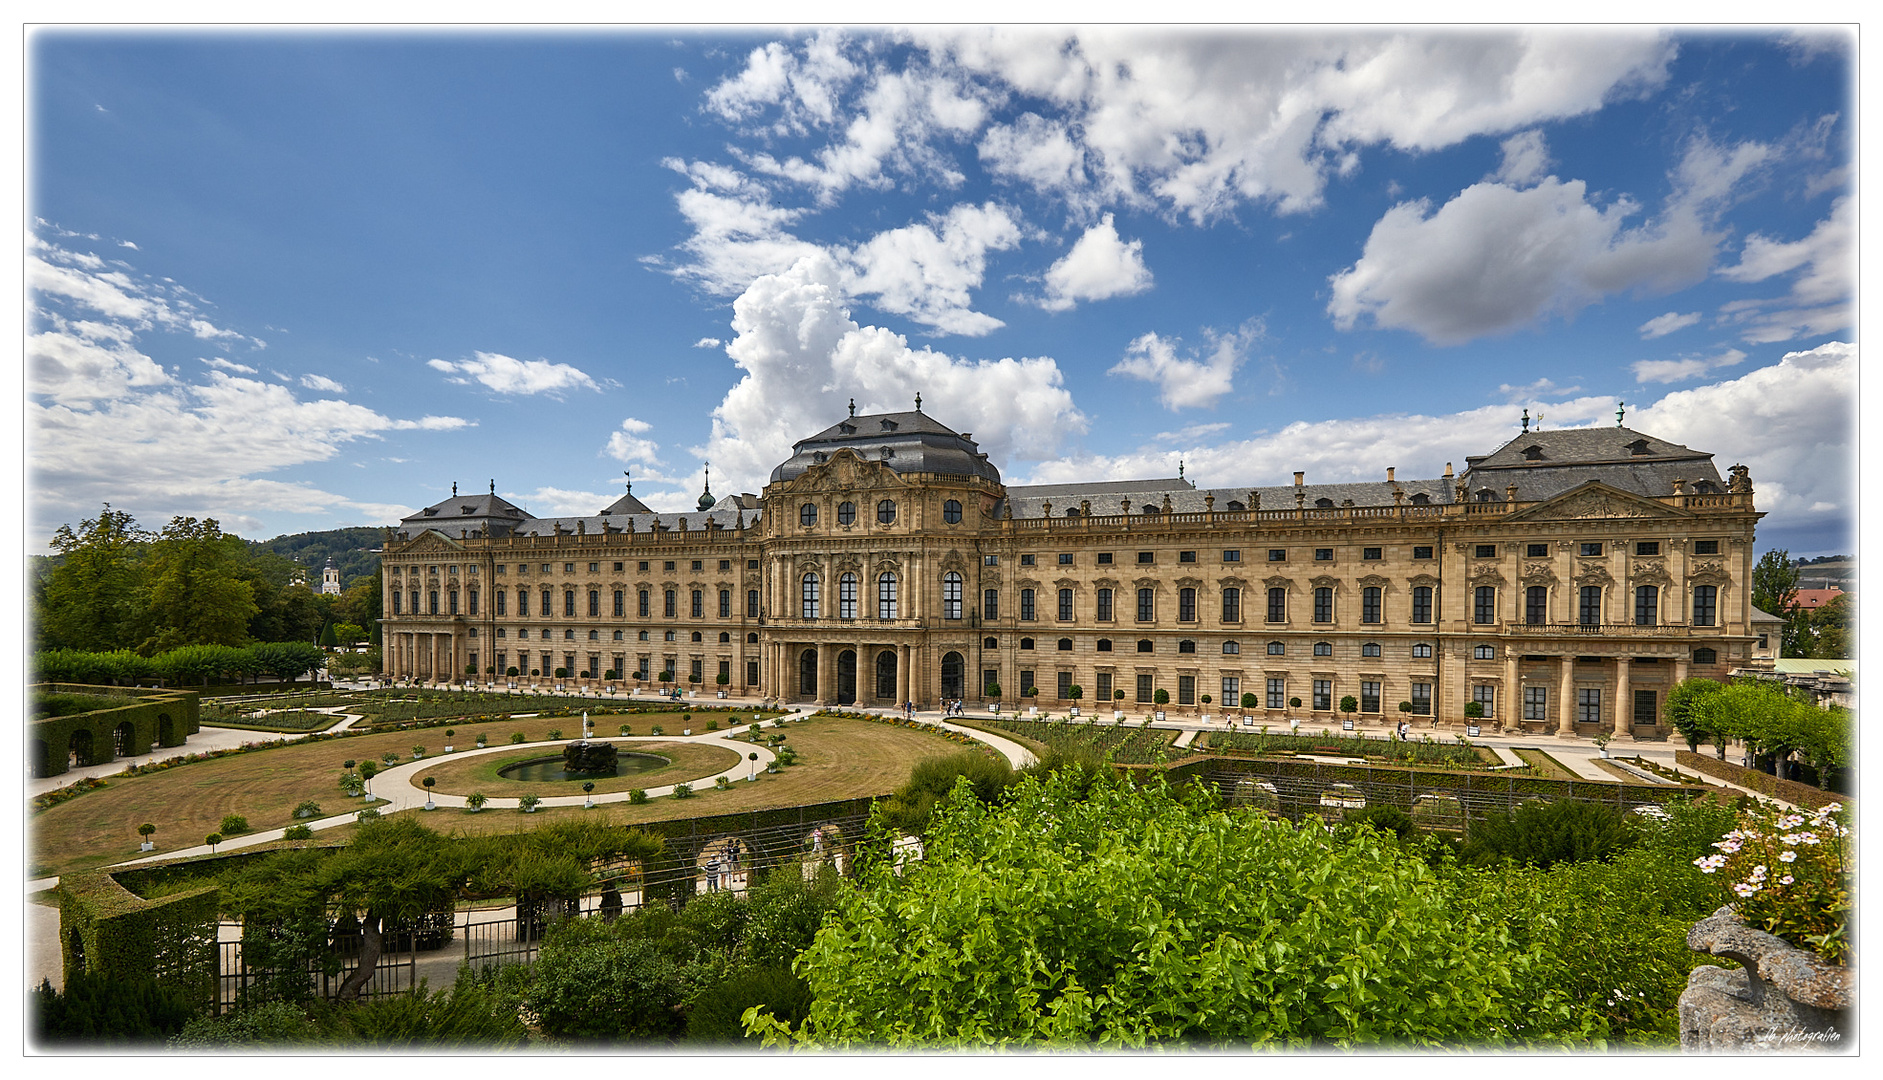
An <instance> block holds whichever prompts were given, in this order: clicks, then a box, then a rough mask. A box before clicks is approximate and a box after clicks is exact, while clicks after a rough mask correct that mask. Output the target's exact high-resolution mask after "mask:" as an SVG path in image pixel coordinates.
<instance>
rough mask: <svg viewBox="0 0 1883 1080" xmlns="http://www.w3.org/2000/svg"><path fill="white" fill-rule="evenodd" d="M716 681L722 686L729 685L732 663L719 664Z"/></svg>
mask: <svg viewBox="0 0 1883 1080" xmlns="http://www.w3.org/2000/svg"><path fill="white" fill-rule="evenodd" d="M718 681H719V682H720V683H722V684H730V683H731V682H732V661H730V660H721V661H720V662H719V679H718Z"/></svg>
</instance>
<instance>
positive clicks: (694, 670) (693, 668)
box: [687, 659, 706, 682]
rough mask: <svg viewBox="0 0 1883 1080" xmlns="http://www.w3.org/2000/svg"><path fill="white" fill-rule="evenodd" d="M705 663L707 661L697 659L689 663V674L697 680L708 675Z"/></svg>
mask: <svg viewBox="0 0 1883 1080" xmlns="http://www.w3.org/2000/svg"><path fill="white" fill-rule="evenodd" d="M705 665H706V662H705V661H703V660H699V659H695V660H694V661H693V662H692V663H691V664H690V665H688V671H687V674H689V675H691V676H693V680H694V681H696V682H697V681H698V680H700V679H703V678H705V677H706V671H705Z"/></svg>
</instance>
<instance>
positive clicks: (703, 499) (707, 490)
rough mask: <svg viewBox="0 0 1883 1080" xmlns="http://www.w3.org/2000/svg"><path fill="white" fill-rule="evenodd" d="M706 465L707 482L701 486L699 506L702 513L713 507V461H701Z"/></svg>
mask: <svg viewBox="0 0 1883 1080" xmlns="http://www.w3.org/2000/svg"><path fill="white" fill-rule="evenodd" d="M701 464H702V465H704V466H705V467H706V482H705V484H704V485H703V486H702V487H701V488H700V501H699V508H700V511H701V512H702V513H704V512H705V511H708V510H711V509H712V508H713V463H712V462H710V461H705V462H701Z"/></svg>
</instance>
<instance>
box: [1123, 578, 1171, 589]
mask: <svg viewBox="0 0 1883 1080" xmlns="http://www.w3.org/2000/svg"><path fill="white" fill-rule="evenodd" d="M1131 584H1132V585H1133V586H1134V587H1136V588H1139V589H1157V590H1159V591H1160V592H1161V591H1162V590H1163V588H1164V583H1163V582H1161V581H1159V580H1157V579H1156V578H1152V577H1141V578H1139V579H1138V580H1136V581H1134V582H1132V583H1131Z"/></svg>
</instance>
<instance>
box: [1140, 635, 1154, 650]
mask: <svg viewBox="0 0 1883 1080" xmlns="http://www.w3.org/2000/svg"><path fill="white" fill-rule="evenodd" d="M1153 648H1155V646H1153V645H1152V644H1151V639H1150V638H1142V639H1140V640H1139V641H1138V651H1139V652H1151V651H1152V650H1153Z"/></svg>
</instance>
